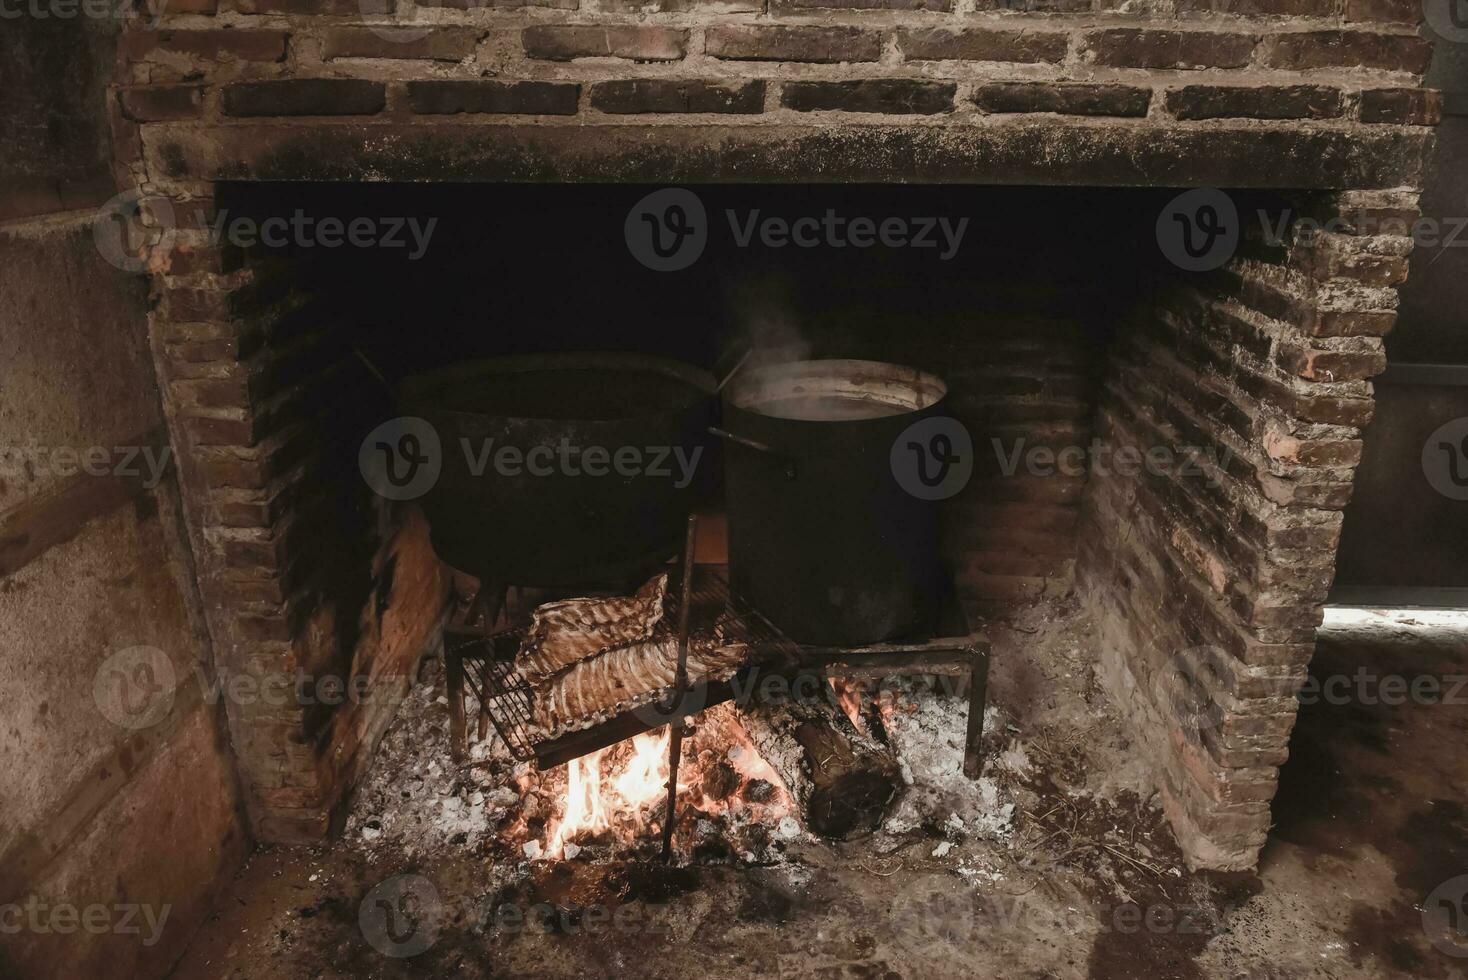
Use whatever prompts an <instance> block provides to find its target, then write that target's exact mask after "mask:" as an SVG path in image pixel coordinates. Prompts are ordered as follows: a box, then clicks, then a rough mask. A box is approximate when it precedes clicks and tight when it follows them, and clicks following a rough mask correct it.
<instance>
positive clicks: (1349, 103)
mask: <svg viewBox="0 0 1468 980" xmlns="http://www.w3.org/2000/svg"><path fill="white" fill-rule="evenodd" d="M1123 6H1127V5H1122V4H1117V3H1112V2H1109V0H1095V2H1094V3H1093V2H1084V0H1081V2H1069V0H1062V2H1059V3H1052V2H1041V3H1025V4H1013V5H1011V4H1005V3H994V2H989V0H978V2H977V3H969V2H955V0H769V2H767V0H731V2H718V0H708V2H704V0H647V2H639V0H606V2H594V0H587V2H586V3H585V4H582V3H580V0H542V2H531V3H519V2H517V3H513V4H512V3H486V4H482V5H481V4H478V3H474V2H467V3H464V2H460V3H446V4H443V5H423V4H420V5H418V6H416V7H412V6H410V4H409V2H408V0H397V2H396V3H395V2H394V0H371V2H367V0H364V2H363V3H362V4H361V8H362V9H363V10H370V9H374V8H375V9H378V10H380V11H381V12H380V13H362V12H361V11H360V10H359V9H358V4H355V3H342V2H340V0H314V2H313V0H289V2H276V0H237V2H234V3H232V4H231V3H230V0H223V2H222V3H217V4H216V3H215V2H211V0H202V2H190V3H189V4H187V5H181V4H177V3H174V4H169V5H168V16H167V18H166V19H165V20H164V21H163V27H164V29H160V30H148V31H135V32H134V33H132V34H131V35H130V36H129V37H128V39H127V43H126V45H125V50H124V63H123V65H122V68H121V72H120V79H119V80H120V83H121V84H122V87H123V90H122V93H121V106H122V110H123V114H124V115H125V116H126V117H127V118H128V119H131V120H133V121H136V122H143V123H148V122H159V121H177V120H181V119H208V120H230V119H245V118H254V117H298V116H353V117H368V116H385V117H391V118H405V117H412V116H441V115H453V114H471V115H491V116H530V117H542V119H543V121H547V122H551V121H554V117H566V116H579V117H581V118H582V119H583V120H586V121H596V122H601V123H615V122H617V121H619V119H622V118H623V117H626V116H636V117H646V116H667V117H677V116H685V115H689V114H697V115H700V116H707V117H713V116H719V117H727V119H725V120H723V121H725V122H730V123H736V122H744V123H751V124H754V123H759V122H773V121H780V120H789V119H790V118H791V117H792V116H798V115H801V114H808V113H829V112H845V113H862V114H880V115H884V116H952V117H954V118H955V119H964V120H970V121H972V120H975V119H977V118H979V117H982V116H1003V115H1008V114H1015V113H1035V112H1047V113H1049V112H1054V113H1061V114H1066V115H1075V116H1091V117H1124V118H1141V117H1150V118H1151V119H1153V120H1155V121H1158V122H1166V121H1168V120H1174V121H1175V120H1205V119H1228V118H1256V119H1269V120H1334V121H1341V122H1345V121H1351V120H1355V121H1360V122H1362V123H1370V124H1404V123H1413V122H1417V121H1420V119H1421V117H1422V116H1424V115H1425V114H1427V113H1429V112H1431V111H1433V109H1432V107H1430V106H1429V105H1428V104H1427V97H1425V96H1423V95H1422V94H1421V93H1420V92H1417V93H1416V94H1411V91H1410V90H1412V89H1414V88H1415V84H1416V81H1417V78H1418V76H1420V75H1421V74H1422V72H1423V71H1424V70H1425V68H1426V65H1427V58H1428V55H1429V45H1428V43H1427V42H1426V41H1424V40H1422V39H1421V38H1419V37H1417V36H1416V32H1415V24H1416V22H1417V20H1418V18H1419V13H1420V10H1419V6H1420V5H1418V4H1415V3H1406V2H1383V3H1364V2H1356V0H1348V2H1341V0H1305V2H1294V0H1290V2H1283V3H1277V2H1273V0H1266V2H1263V3H1257V2H1252V0H1251V2H1247V3H1235V2H1231V0H1222V2H1214V3H1212V4H1203V3H1197V2H1193V0H1182V2H1179V3H1170V2H1166V0H1163V2H1161V3H1158V4H1151V5H1149V10H1148V11H1147V12H1145V13H1142V12H1133V11H1131V10H1124V9H1114V8H1121V7H1123ZM1283 15H1288V16H1283ZM623 121H625V120H623ZM637 121H639V122H644V121H646V120H645V119H641V118H640V119H638V120H637Z"/></svg>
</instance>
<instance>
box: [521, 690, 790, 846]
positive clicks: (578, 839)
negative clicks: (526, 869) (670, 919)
mask: <svg viewBox="0 0 1468 980" xmlns="http://www.w3.org/2000/svg"><path fill="white" fill-rule="evenodd" d="M671 734H672V733H671V730H670V729H669V728H667V727H666V726H665V727H663V728H660V729H658V730H656V731H653V732H645V733H643V734H641V735H638V736H636V737H634V738H633V739H631V740H630V741H628V742H623V743H619V744H617V745H614V746H612V747H610V748H607V749H603V750H601V751H599V752H593V753H591V754H590V755H586V756H583V757H582V758H580V759H573V760H572V761H571V762H569V763H567V764H566V797H565V806H564V807H563V809H562V812H561V815H560V818H559V819H558V820H553V821H552V822H551V823H550V824H549V828H548V831H547V834H546V837H545V845H544V846H543V847H541V848H540V849H539V851H538V853H537V855H536V856H537V857H544V858H548V859H550V860H558V859H563V858H574V857H576V856H577V855H578V854H579V853H580V847H581V844H582V842H587V843H591V842H592V840H591V839H597V840H596V841H595V843H598V844H605V843H612V844H618V843H620V844H632V843H634V842H635V841H637V840H638V838H639V837H641V836H642V835H643V834H644V833H646V832H648V831H651V830H653V829H654V828H655V827H656V826H657V823H656V821H655V820H654V818H653V816H652V814H653V813H654V812H657V813H661V810H660V809H659V808H660V806H661V804H662V803H663V801H664V800H666V799H667V793H668V740H669V738H670V737H671ZM719 769H722V770H723V773H722V774H720V772H718V771H716V770H719ZM730 770H732V773H731V772H730ZM754 781H761V782H764V783H768V784H769V785H768V786H767V787H764V789H763V790H762V791H761V792H759V793H758V794H756V795H755V796H753V797H750V798H746V797H745V795H744V794H743V792H742V790H743V788H744V787H746V786H748V785H750V784H751V783H752V782H754ZM678 790H679V796H680V799H681V801H682V804H683V806H685V807H688V808H691V809H693V810H695V811H696V812H697V813H698V814H699V815H700V819H701V820H702V819H708V820H719V819H723V818H726V817H727V818H731V819H732V820H733V821H734V824H732V826H736V827H737V826H743V824H744V823H745V822H750V821H753V822H758V823H762V824H767V825H771V826H772V825H773V824H775V823H778V822H779V820H780V819H781V818H782V817H784V816H785V815H786V814H787V813H789V812H790V811H791V810H792V809H793V808H794V801H793V798H792V796H791V795H790V792H789V790H788V789H787V788H786V786H785V784H784V781H783V780H782V779H781V777H780V776H779V774H778V773H777V772H776V770H775V768H774V767H773V766H771V765H770V763H769V762H768V761H767V760H766V759H765V758H764V756H763V755H761V754H760V752H759V750H758V749H757V748H756V747H755V745H754V743H753V742H752V741H751V740H750V738H749V735H748V733H747V732H746V731H745V730H744V727H743V726H742V725H740V724H739V722H738V721H737V719H736V718H735V716H734V714H733V712H732V711H730V710H729V709H728V707H727V706H722V705H721V706H717V707H715V708H712V709H710V710H709V711H707V712H705V713H704V714H703V715H702V716H701V717H700V719H699V722H698V724H697V725H696V726H695V730H694V731H693V732H692V733H691V734H690V735H689V741H686V742H685V743H684V747H683V762H682V764H681V766H680V767H679V769H678Z"/></svg>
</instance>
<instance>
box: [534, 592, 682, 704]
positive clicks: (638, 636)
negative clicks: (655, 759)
mask: <svg viewBox="0 0 1468 980" xmlns="http://www.w3.org/2000/svg"><path fill="white" fill-rule="evenodd" d="M667 591H668V573H667V572H664V573H663V574H661V575H658V576H657V577H655V578H653V579H651V580H649V581H648V582H647V584H645V585H644V586H642V588H640V589H638V590H637V592H636V594H634V595H630V596H614V597H612V598H601V599H565V600H562V601H560V602H548V603H546V604H545V605H543V606H540V607H539V608H537V609H536V610H535V613H534V615H533V616H532V618H531V621H530V628H529V629H528V630H527V631H526V633H525V640H524V642H523V643H522V644H521V646H520V651H519V653H518V654H516V656H515V667H516V669H517V670H519V671H520V673H521V675H522V676H523V677H524V678H525V679H526V680H527V681H529V682H530V683H531V684H541V683H542V682H544V681H546V680H548V679H549V678H551V677H552V676H553V675H555V674H557V673H559V672H560V671H563V670H565V669H567V668H568V667H572V666H574V665H576V664H578V663H580V662H582V661H584V660H586V659H587V658H590V657H595V656H597V655H598V654H600V653H604V652H606V651H607V650H611V649H614V648H617V647H625V646H629V645H631V644H636V643H642V642H644V641H646V640H648V639H650V638H651V637H652V634H653V630H655V629H656V628H657V625H658V623H659V622H660V621H661V620H662V618H663V599H664V598H665V597H666V595H667Z"/></svg>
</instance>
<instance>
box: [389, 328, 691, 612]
mask: <svg viewBox="0 0 1468 980" xmlns="http://www.w3.org/2000/svg"><path fill="white" fill-rule="evenodd" d="M713 391H714V380H713V378H712V377H711V376H710V375H709V374H708V373H707V372H705V371H701V370H699V369H698V368H694V367H690V366H689V365H686V364H681V363H679V362H677V361H672V360H667V359H665V358H659V357H649V356H644V355H640V354H615V353H564V354H535V355H525V356H515V357H500V358H494V359H491V360H484V361H475V362H471V363H465V364H458V365H455V366H453V367H449V368H444V369H442V370H438V371H433V372H430V373H428V374H422V375H418V376H415V377H412V378H409V379H408V380H407V381H405V382H404V383H403V385H402V387H401V388H400V390H399V406H400V410H401V411H402V412H403V413H404V414H406V415H410V416H417V417H420V418H423V419H426V420H427V421H428V422H429V423H430V424H431V425H432V426H433V427H434V429H435V430H436V431H437V434H438V436H439V440H440V444H441V451H442V458H443V469H442V473H441V474H440V476H439V478H438V480H437V483H436V484H435V485H434V486H433V488H432V489H431V490H430V491H428V493H427V494H425V495H424V497H423V498H422V504H423V509H424V512H425V514H426V515H427V517H428V520H429V524H430V526H431V528H432V537H433V547H434V550H435V551H437V552H438V556H439V558H440V559H442V560H443V561H445V562H447V563H448V564H450V565H452V566H454V567H455V568H460V569H463V570H464V571H466V572H469V573H471V574H473V575H476V576H478V577H479V578H481V579H483V580H487V581H488V580H493V581H498V582H502V583H507V584H515V585H528V586H539V587H546V588H552V587H574V586H596V585H616V584H623V583H630V582H634V581H636V580H637V579H638V577H639V576H642V575H645V574H648V573H650V572H651V570H652V569H654V568H655V567H656V566H657V565H659V564H661V563H662V562H663V561H665V560H666V559H667V558H668V557H670V556H671V555H673V554H675V553H676V552H677V550H678V547H679V543H680V542H681V540H682V534H683V524H684V517H685V515H686V514H687V513H688V511H689V509H690V508H691V507H692V505H693V502H694V500H695V498H696V495H697V493H698V491H699V488H700V486H701V481H703V480H704V476H703V474H704V473H705V471H707V470H708V469H709V466H708V460H707V458H706V457H707V455H708V454H707V452H706V450H707V448H708V446H707V442H708V436H707V428H708V425H709V423H710V422H711V421H712V414H713V409H714V403H713V397H712V395H713ZM476 470H477V471H478V472H476Z"/></svg>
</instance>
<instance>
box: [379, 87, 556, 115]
mask: <svg viewBox="0 0 1468 980" xmlns="http://www.w3.org/2000/svg"><path fill="white" fill-rule="evenodd" d="M580 98H581V86H579V85H577V84H576V83H574V82H536V81H522V82H512V81H501V80H499V79H482V80H481V79H475V80H469V79H465V80H463V81H459V80H450V79H444V80H442V81H439V80H433V81H415V82H409V83H408V105H409V106H411V107H412V109H413V111H414V112H416V113H418V114H420V115H445V114H453V113H460V112H464V113H484V114H508V113H519V114H523V115H554V116H569V115H574V114H575V113H576V107H577V103H578V101H579V100H580Z"/></svg>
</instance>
